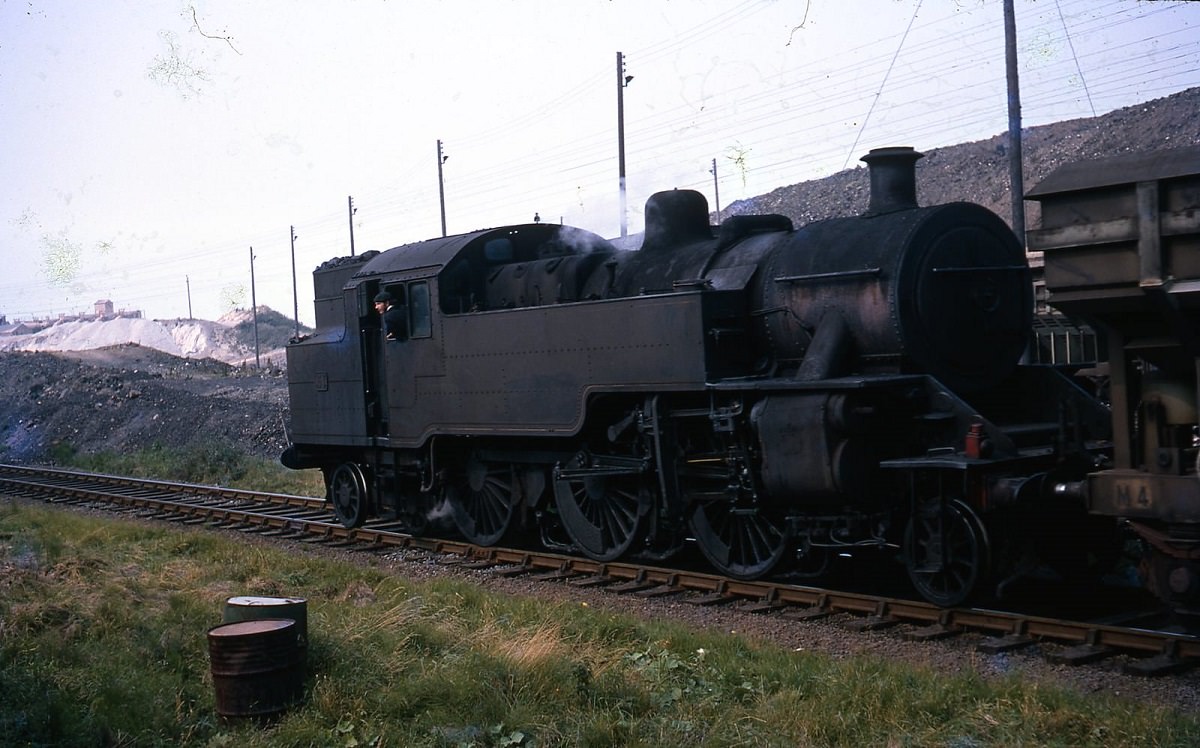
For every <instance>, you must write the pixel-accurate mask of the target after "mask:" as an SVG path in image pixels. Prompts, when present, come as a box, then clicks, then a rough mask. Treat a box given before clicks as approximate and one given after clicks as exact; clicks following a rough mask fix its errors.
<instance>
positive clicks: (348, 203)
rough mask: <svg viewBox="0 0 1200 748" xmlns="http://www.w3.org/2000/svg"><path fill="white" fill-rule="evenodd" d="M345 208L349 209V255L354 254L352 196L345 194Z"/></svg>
mask: <svg viewBox="0 0 1200 748" xmlns="http://www.w3.org/2000/svg"><path fill="white" fill-rule="evenodd" d="M346 208H347V210H349V211H350V256H351V257H353V256H354V213H355V210H354V197H353V196H351V195H347V196H346Z"/></svg>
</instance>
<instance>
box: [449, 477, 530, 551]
mask: <svg viewBox="0 0 1200 748" xmlns="http://www.w3.org/2000/svg"><path fill="white" fill-rule="evenodd" d="M520 496H521V492H520V490H519V488H518V483H517V474H516V471H515V470H514V469H513V467H512V466H511V465H507V464H500V463H488V462H483V461H481V460H478V459H476V458H475V457H472V458H471V459H470V460H468V462H467V465H466V468H465V470H464V471H463V472H462V474H461V475H459V476H458V479H457V480H456V481H454V482H453V483H451V484H450V485H449V486H447V488H446V498H447V500H448V501H449V502H450V510H451V513H452V515H453V517H454V524H455V526H456V527H458V531H459V532H460V533H462V536H463V537H464V538H466V539H467V541H468V542H470V543H474V544H475V545H495V544H496V543H499V542H500V539H501V538H503V537H504V536H505V535H506V534H507V533H508V531H509V528H510V527H511V526H512V523H513V517H514V516H515V515H516V507H517V504H518V503H519V500H520Z"/></svg>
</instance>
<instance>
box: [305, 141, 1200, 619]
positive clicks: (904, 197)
mask: <svg viewBox="0 0 1200 748" xmlns="http://www.w3.org/2000/svg"><path fill="white" fill-rule="evenodd" d="M920 157H921V154H919V153H916V152H915V151H913V150H912V149H910V148H888V149H878V150H875V151H872V152H871V153H870V154H868V155H867V156H865V157H864V158H863V160H864V161H866V162H867V164H868V166H869V168H870V175H871V176H870V180H871V199H870V205H869V207H868V209H867V211H866V212H865V213H863V214H862V215H860V216H857V217H853V218H842V219H833V220H828V221H821V222H816V223H812V224H809V225H806V226H801V227H799V228H796V227H794V226H793V225H792V223H791V221H790V220H789V219H787V218H785V217H783V216H778V215H746V216H735V217H733V218H730V219H728V220H726V221H724V222H723V223H721V224H720V226H718V227H713V226H711V225H710V221H709V213H708V206H707V203H706V201H705V199H704V197H703V196H702V195H700V194H699V193H697V192H693V191H689V190H676V191H670V192H661V193H658V194H656V195H654V196H653V197H651V198H650V200H649V201H648V202H647V205H646V231H645V235H644V240H643V242H642V245H641V248H640V249H639V250H637V251H618V250H617V249H615V248H614V247H613V245H612V244H611V243H610V242H608V241H606V240H604V239H603V238H601V237H599V236H597V235H595V234H591V233H589V232H586V231H582V230H578V229H573V228H569V227H564V226H556V225H545V224H538V223H535V224H526V225H517V226H506V227H502V228H495V229H490V230H485V231H476V232H473V233H469V234H461V235H457V236H450V237H444V238H440V239H433V240H430V241H425V242H418V243H415V244H409V245H405V246H401V247H396V248H393V249H390V250H387V251H385V252H368V253H366V254H363V255H361V256H358V257H349V258H339V259H336V260H331V261H329V262H327V263H325V264H323V265H322V266H321V267H319V268H317V270H316V271H315V273H314V287H315V292H316V325H317V330H316V333H315V334H314V335H312V336H309V337H306V338H303V339H299V340H295V341H293V343H292V344H291V345H290V346H289V347H288V376H289V391H290V402H291V428H292V434H291V437H292V445H291V446H290V447H289V449H288V450H287V452H286V453H285V454H284V456H283V462H284V464H285V465H287V466H288V467H292V468H297V469H301V468H319V469H321V470H322V471H323V473H324V475H325V478H326V481H327V484H328V498H329V500H330V502H331V503H332V505H333V508H334V510H335V512H336V514H337V516H338V518H339V519H340V521H341V522H342V523H344V524H345V525H346V526H348V527H354V526H357V525H360V524H361V523H363V522H364V521H366V520H367V519H368V518H372V517H378V518H385V519H386V520H387V521H389V522H391V523H394V524H395V525H397V526H399V527H402V528H405V529H407V530H408V531H411V532H414V533H423V532H429V531H435V530H436V529H437V528H436V526H435V525H436V523H437V520H436V519H435V518H436V517H438V516H441V515H445V514H449V516H450V517H452V519H453V525H454V527H456V528H457V531H458V532H459V533H461V535H462V536H463V537H464V538H466V539H467V540H468V541H470V542H472V543H475V544H478V545H484V546H486V545H493V544H497V543H500V542H502V541H507V540H511V539H515V538H516V537H517V536H519V535H520V536H524V537H527V538H536V539H538V540H539V541H540V542H541V543H542V544H543V545H544V546H546V547H549V548H553V549H559V550H563V551H569V552H573V553H581V554H584V555H586V556H588V557H590V558H593V559H596V560H600V561H609V560H614V559H617V558H620V557H625V556H630V557H640V558H649V559H658V560H661V559H666V558H668V557H669V556H671V555H672V554H675V553H676V552H678V551H680V550H681V549H683V548H685V547H687V546H690V545H693V544H694V546H695V547H696V548H698V549H699V551H701V552H702V553H703V555H704V557H705V558H706V559H707V560H708V561H709V562H710V563H711V564H712V566H713V567H715V568H716V569H718V570H719V571H721V572H722V573H725V574H728V575H731V576H733V577H737V578H757V577H762V576H764V575H767V574H771V573H773V572H776V571H782V570H784V569H788V570H791V571H792V572H793V573H795V574H819V573H821V572H822V571H823V570H825V569H827V568H828V567H829V563H830V559H832V558H834V557H836V556H839V555H843V554H858V555H862V554H867V553H879V552H883V553H884V554H888V553H891V554H892V556H893V557H894V556H895V553H896V552H898V553H899V557H900V558H901V559H902V560H903V561H904V563H905V565H906V567H907V570H908V574H909V577H910V578H911V580H912V583H913V584H914V586H915V588H916V589H917V590H918V591H919V593H920V594H921V595H923V596H924V597H925V598H927V599H928V600H930V601H932V602H935V603H938V604H942V605H957V604H959V603H962V602H963V601H965V600H967V599H968V598H970V597H971V596H973V595H975V594H976V593H980V592H990V591H991V590H994V589H995V587H996V585H1003V584H1004V583H1005V582H1006V581H1008V580H1011V579H1013V578H1015V577H1016V576H1018V575H1020V574H1022V573H1024V572H1025V571H1027V570H1029V569H1030V568H1031V567H1032V566H1033V565H1035V564H1042V565H1049V566H1050V567H1052V568H1054V569H1056V570H1058V571H1059V572H1060V573H1061V574H1064V575H1068V576H1069V575H1078V574H1087V573H1092V572H1093V571H1094V567H1095V566H1096V565H1097V564H1098V563H1101V562H1102V561H1103V560H1104V559H1109V558H1111V557H1112V556H1113V554H1115V553H1116V549H1117V547H1118V543H1119V536H1118V534H1117V532H1116V526H1117V525H1116V518H1117V517H1122V516H1124V512H1123V511H1118V509H1120V508H1121V507H1117V506H1098V503H1099V502H1098V500H1097V499H1096V498H1095V494H1096V493H1097V489H1096V488H1095V487H1096V486H1097V485H1098V484H1097V483H1096V481H1098V480H1100V479H1099V478H1097V477H1096V471H1097V469H1098V467H1103V466H1105V465H1106V464H1107V463H1106V461H1107V460H1108V459H1109V458H1108V455H1109V446H1110V439H1111V437H1112V428H1111V421H1112V419H1111V418H1110V415H1109V412H1108V410H1107V408H1106V407H1105V405H1104V404H1103V403H1102V402H1101V401H1100V400H1099V399H1097V398H1096V397H1094V396H1092V395H1091V394H1089V392H1087V391H1085V390H1084V389H1083V388H1081V387H1080V386H1078V385H1077V384H1076V382H1075V381H1074V380H1073V379H1072V378H1071V377H1069V376H1067V375H1066V374H1064V373H1063V372H1062V371H1060V370H1059V369H1057V368H1054V367H1049V366H1026V365H1021V364H1020V360H1021V358H1022V355H1023V354H1024V352H1025V350H1026V347H1027V344H1028V341H1029V338H1030V331H1031V325H1032V321H1031V315H1032V309H1033V300H1032V294H1033V291H1032V283H1031V278H1030V269H1029V265H1028V263H1027V261H1026V256H1025V252H1024V250H1023V248H1022V247H1021V246H1020V244H1019V243H1018V241H1017V239H1016V238H1015V236H1014V235H1013V234H1012V232H1011V231H1010V230H1009V228H1008V227H1007V226H1006V225H1005V224H1004V222H1003V221H1002V220H1001V219H999V218H998V217H997V216H995V215H994V214H992V213H991V212H989V211H988V210H986V209H984V208H982V207H980V206H978V205H974V204H970V203H952V204H947V205H939V206H933V207H918V206H917V203H916V187H915V162H916V160H917V159H919V158H920ZM1043 200H1044V202H1045V203H1046V206H1047V207H1046V215H1047V216H1049V215H1050V214H1051V213H1052V206H1051V201H1050V199H1049V198H1048V197H1046V198H1043ZM1049 256H1050V254H1049V252H1048V253H1047V257H1049ZM1047 262H1049V260H1048V261H1047ZM1191 277H1193V278H1196V277H1200V273H1193V275H1192V276H1191ZM1047 278H1048V280H1047V283H1048V285H1049V283H1050V280H1049V279H1050V270H1049V265H1048V266H1047ZM1193 283H1194V281H1193ZM1052 290H1053V291H1055V292H1057V290H1058V287H1057V286H1054V287H1053V288H1052ZM384 292H386V293H387V295H389V296H390V297H392V298H393V299H395V302H394V308H393V309H392V310H390V311H389V312H388V313H387V319H388V320H389V322H388V327H389V328H390V330H389V331H390V332H391V333H392V334H390V335H387V336H385V335H384V334H383V330H382V329H381V325H382V322H381V319H382V318H381V316H380V315H379V314H378V313H377V312H376V311H375V310H374V309H373V308H372V307H373V302H374V300H375V298H376V297H377V296H379V295H380V294H381V293H384ZM1193 298H1194V297H1193ZM1115 313H1116V314H1118V315H1119V314H1120V313H1121V312H1120V311H1117V312H1115ZM1185 316H1186V313H1185ZM1193 316H1194V315H1193ZM395 328H398V329H395ZM1193 329H1194V328H1193ZM1191 376H1192V380H1191V383H1192V394H1193V395H1194V393H1195V379H1194V378H1195V371H1194V370H1193V371H1192V373H1191ZM1113 392H1114V394H1115V393H1117V392H1118V389H1117V388H1114V390H1113ZM1186 418H1187V417H1186V416H1185V417H1184V420H1186ZM1190 418H1191V423H1192V424H1193V427H1194V424H1195V420H1196V419H1195V412H1194V401H1193V410H1192V411H1191V416H1190ZM1171 423H1172V424H1173V423H1174V421H1172V422H1171ZM1128 425H1129V424H1125V426H1128ZM1172 433H1176V432H1172ZM1176 436H1177V437H1178V438H1177V439H1176V441H1179V440H1183V441H1186V439H1185V438H1184V436H1183V435H1182V434H1181V433H1179V434H1176ZM1120 443H1121V440H1120V439H1118V440H1117V444H1118V450H1117V452H1118V456H1117V466H1118V467H1120V466H1122V463H1121V448H1120V447H1119V445H1120ZM1174 443H1175V442H1172V444H1174ZM1155 446H1156V447H1157V446H1158V443H1157V442H1156V443H1155ZM1139 448H1140V449H1141V452H1142V453H1144V452H1146V451H1148V450H1150V449H1151V447H1150V446H1149V445H1139ZM1175 448H1176V449H1178V450H1182V451H1181V452H1179V453H1178V454H1176V455H1175V457H1176V461H1177V466H1178V464H1181V463H1182V462H1183V461H1184V458H1185V457H1187V458H1188V459H1192V460H1193V461H1194V459H1195V454H1194V453H1195V449H1194V446H1193V447H1191V448H1190V451H1188V449H1189V448H1188V447H1186V446H1182V445H1176V447H1175ZM1126 451H1128V450H1126ZM1189 456H1190V457H1189ZM1126 457H1128V455H1126ZM1180 469H1181V470H1182V471H1183V472H1190V475H1191V480H1192V483H1193V484H1195V483H1196V475H1195V469H1194V466H1192V467H1191V468H1186V467H1181V468H1180ZM1089 481H1092V482H1091V483H1089ZM1089 485H1090V486H1092V487H1093V488H1092V490H1091V491H1090V493H1089V491H1088V490H1087V487H1088V486H1089ZM1089 497H1091V498H1089ZM1089 502H1090V504H1091V508H1092V509H1093V510H1096V511H1093V512H1091V513H1089V511H1088V509H1089ZM1110 504H1111V502H1110ZM1108 509H1112V510H1113V511H1107V510H1108ZM1190 511H1191V512H1192V513H1193V514H1196V513H1197V512H1200V509H1195V508H1192V509H1191V510H1190ZM1196 519H1200V517H1194V518H1193V517H1189V521H1195V520H1196ZM1193 564H1194V562H1193Z"/></svg>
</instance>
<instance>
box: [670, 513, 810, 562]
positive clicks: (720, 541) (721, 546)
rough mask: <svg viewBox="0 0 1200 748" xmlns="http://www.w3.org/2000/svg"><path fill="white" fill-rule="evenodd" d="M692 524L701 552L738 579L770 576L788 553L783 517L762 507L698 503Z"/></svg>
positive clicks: (690, 523) (692, 515)
mask: <svg viewBox="0 0 1200 748" xmlns="http://www.w3.org/2000/svg"><path fill="white" fill-rule="evenodd" d="M688 524H689V525H690V526H691V528H692V535H693V536H694V537H695V538H696V544H697V545H698V546H700V552H701V553H703V554H704V557H705V558H707V559H708V562H709V563H711V564H712V565H713V566H714V567H715V568H716V569H717V570H718V571H720V572H721V573H722V574H725V575H726V576H731V577H733V578H735V579H758V578H760V577H762V576H765V575H767V574H769V573H770V572H771V571H772V570H773V569H774V568H775V567H776V566H777V565H778V564H779V562H780V560H782V559H783V557H784V554H785V553H786V551H787V546H788V535H787V531H786V526H785V525H784V523H783V521H782V518H779V517H773V516H771V515H770V513H768V512H767V511H765V510H763V509H759V508H739V507H737V506H735V505H733V504H730V503H727V502H721V501H707V502H696V503H695V504H694V505H693V508H692V512H691V516H690V517H689V518H688Z"/></svg>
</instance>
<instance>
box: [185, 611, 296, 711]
mask: <svg viewBox="0 0 1200 748" xmlns="http://www.w3.org/2000/svg"><path fill="white" fill-rule="evenodd" d="M296 630H297V625H296V622H295V621H294V620H292V619H290V618H264V619H260V620H253V621H239V622H236V623H223V624H221V625H219V626H214V627H213V628H211V629H209V630H208V656H209V660H210V661H211V666H212V679H213V687H214V689H215V690H216V697H217V714H219V715H220V716H221V717H223V718H225V719H227V720H228V719H237V718H267V717H271V716H273V715H276V714H278V713H280V712H282V711H283V710H284V709H286V708H287V707H288V706H290V705H291V704H293V703H295V702H296V701H298V700H299V699H300V695H301V692H302V688H303V685H304V664H303V658H302V653H301V650H300V647H299V644H298V637H297V632H296Z"/></svg>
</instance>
